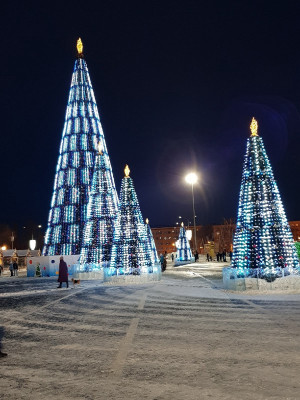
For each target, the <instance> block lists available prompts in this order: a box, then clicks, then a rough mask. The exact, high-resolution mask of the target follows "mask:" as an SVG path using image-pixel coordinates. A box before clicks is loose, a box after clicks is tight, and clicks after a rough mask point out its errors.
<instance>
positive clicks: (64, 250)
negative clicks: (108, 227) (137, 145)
mask: <svg viewBox="0 0 300 400" xmlns="http://www.w3.org/2000/svg"><path fill="white" fill-rule="evenodd" d="M77 52H78V56H77V59H76V61H75V66H74V71H73V75H72V81H71V87H70V93H69V100H68V105H67V110H66V116H65V124H64V129H63V133H62V139H61V145H60V151H59V157H58V162H57V168H56V175H55V180H54V190H53V195H52V201H51V208H50V212H49V218H48V228H47V232H46V236H45V246H44V249H43V254H44V255H55V254H65V255H69V254H79V253H80V249H81V243H82V237H83V229H84V225H85V222H86V220H87V204H88V200H89V194H90V189H91V181H92V175H93V170H94V164H95V157H96V154H97V145H98V143H99V142H101V143H102V146H103V151H104V153H105V154H106V158H107V162H106V165H107V168H108V169H110V170H111V167H110V162H109V159H108V156H107V149H106V144H105V138H104V134H103V131H102V127H101V123H100V119H99V114H98V109H97V104H96V100H95V96H94V92H93V88H92V84H91V80H90V76H89V72H88V68H87V65H86V62H85V60H84V58H83V46H82V42H81V40H80V39H78V41H77ZM111 181H112V184H113V185H114V183H113V178H112V174H111Z"/></svg>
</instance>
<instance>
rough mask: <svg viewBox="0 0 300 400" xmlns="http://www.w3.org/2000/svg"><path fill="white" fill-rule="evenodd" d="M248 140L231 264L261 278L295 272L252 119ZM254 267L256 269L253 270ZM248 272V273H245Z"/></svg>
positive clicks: (282, 213) (278, 202)
mask: <svg viewBox="0 0 300 400" xmlns="http://www.w3.org/2000/svg"><path fill="white" fill-rule="evenodd" d="M250 129H251V136H250V138H248V141H247V150H246V156H245V161H244V169H243V177H242V184H241V190H240V197H239V208H238V218H237V225H236V232H235V236H234V242H233V257H232V267H234V268H240V269H241V274H243V272H242V270H244V271H245V274H246V275H248V274H249V273H250V274H256V273H258V272H259V275H261V276H262V277H268V276H269V277H270V276H274V277H276V276H281V275H282V269H285V272H287V273H293V272H297V269H298V268H299V259H298V256H297V252H296V248H295V245H294V241H293V236H292V232H291V229H290V226H289V224H288V221H287V218H286V215H285V211H284V208H283V204H282V201H281V198H280V194H279V190H278V187H277V184H276V181H275V179H274V176H273V171H272V167H271V164H270V161H269V159H268V156H267V154H266V151H265V148H264V144H263V140H262V138H261V137H259V136H258V134H257V131H258V125H257V121H256V120H255V119H254V118H253V119H252V122H251V125H250ZM255 269H256V272H255ZM247 271H248V272H247Z"/></svg>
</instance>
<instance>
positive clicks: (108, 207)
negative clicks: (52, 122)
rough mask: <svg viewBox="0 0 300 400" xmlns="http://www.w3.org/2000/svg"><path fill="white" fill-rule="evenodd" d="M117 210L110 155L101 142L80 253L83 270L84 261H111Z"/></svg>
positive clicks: (99, 262) (116, 196) (93, 262)
mask: <svg viewBox="0 0 300 400" xmlns="http://www.w3.org/2000/svg"><path fill="white" fill-rule="evenodd" d="M117 211H118V195H117V191H116V188H115V183H114V179H113V175H112V170H111V166H110V161H109V157H108V154H107V151H106V150H102V145H99V152H98V154H97V156H96V161H95V168H94V174H93V179H92V187H91V191H90V198H89V203H88V208H87V222H86V224H85V228H84V233H83V243H82V248H81V254H80V264H81V265H82V267H81V269H82V270H86V268H85V267H84V265H85V264H90V263H92V264H98V265H97V266H98V267H99V266H100V267H101V264H103V263H107V262H108V261H109V260H110V253H111V247H112V241H113V232H114V224H115V220H116V217H117Z"/></svg>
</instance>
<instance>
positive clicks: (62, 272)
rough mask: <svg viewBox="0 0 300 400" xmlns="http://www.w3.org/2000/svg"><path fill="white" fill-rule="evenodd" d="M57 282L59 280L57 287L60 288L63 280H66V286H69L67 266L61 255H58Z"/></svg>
mask: <svg viewBox="0 0 300 400" xmlns="http://www.w3.org/2000/svg"><path fill="white" fill-rule="evenodd" d="M57 282H59V285H58V286H57V288H58V289H60V288H61V285H62V283H63V282H66V284H67V288H68V287H69V279H68V267H67V264H66V262H65V261H64V258H63V256H61V257H60V262H59V271H58V279H57Z"/></svg>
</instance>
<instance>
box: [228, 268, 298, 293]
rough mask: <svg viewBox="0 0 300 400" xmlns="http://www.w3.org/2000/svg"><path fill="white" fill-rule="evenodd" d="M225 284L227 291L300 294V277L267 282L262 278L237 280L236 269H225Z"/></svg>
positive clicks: (293, 276) (289, 276)
mask: <svg viewBox="0 0 300 400" xmlns="http://www.w3.org/2000/svg"><path fill="white" fill-rule="evenodd" d="M223 284H224V289H227V290H239V291H244V290H250V291H251V290H258V291H261V292H268V291H278V292H296V293H300V275H288V276H283V277H279V278H276V279H275V280H274V281H273V282H267V281H266V280H265V279H261V278H249V277H247V278H237V277H236V270H235V269H234V268H228V267H227V268H223Z"/></svg>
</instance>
